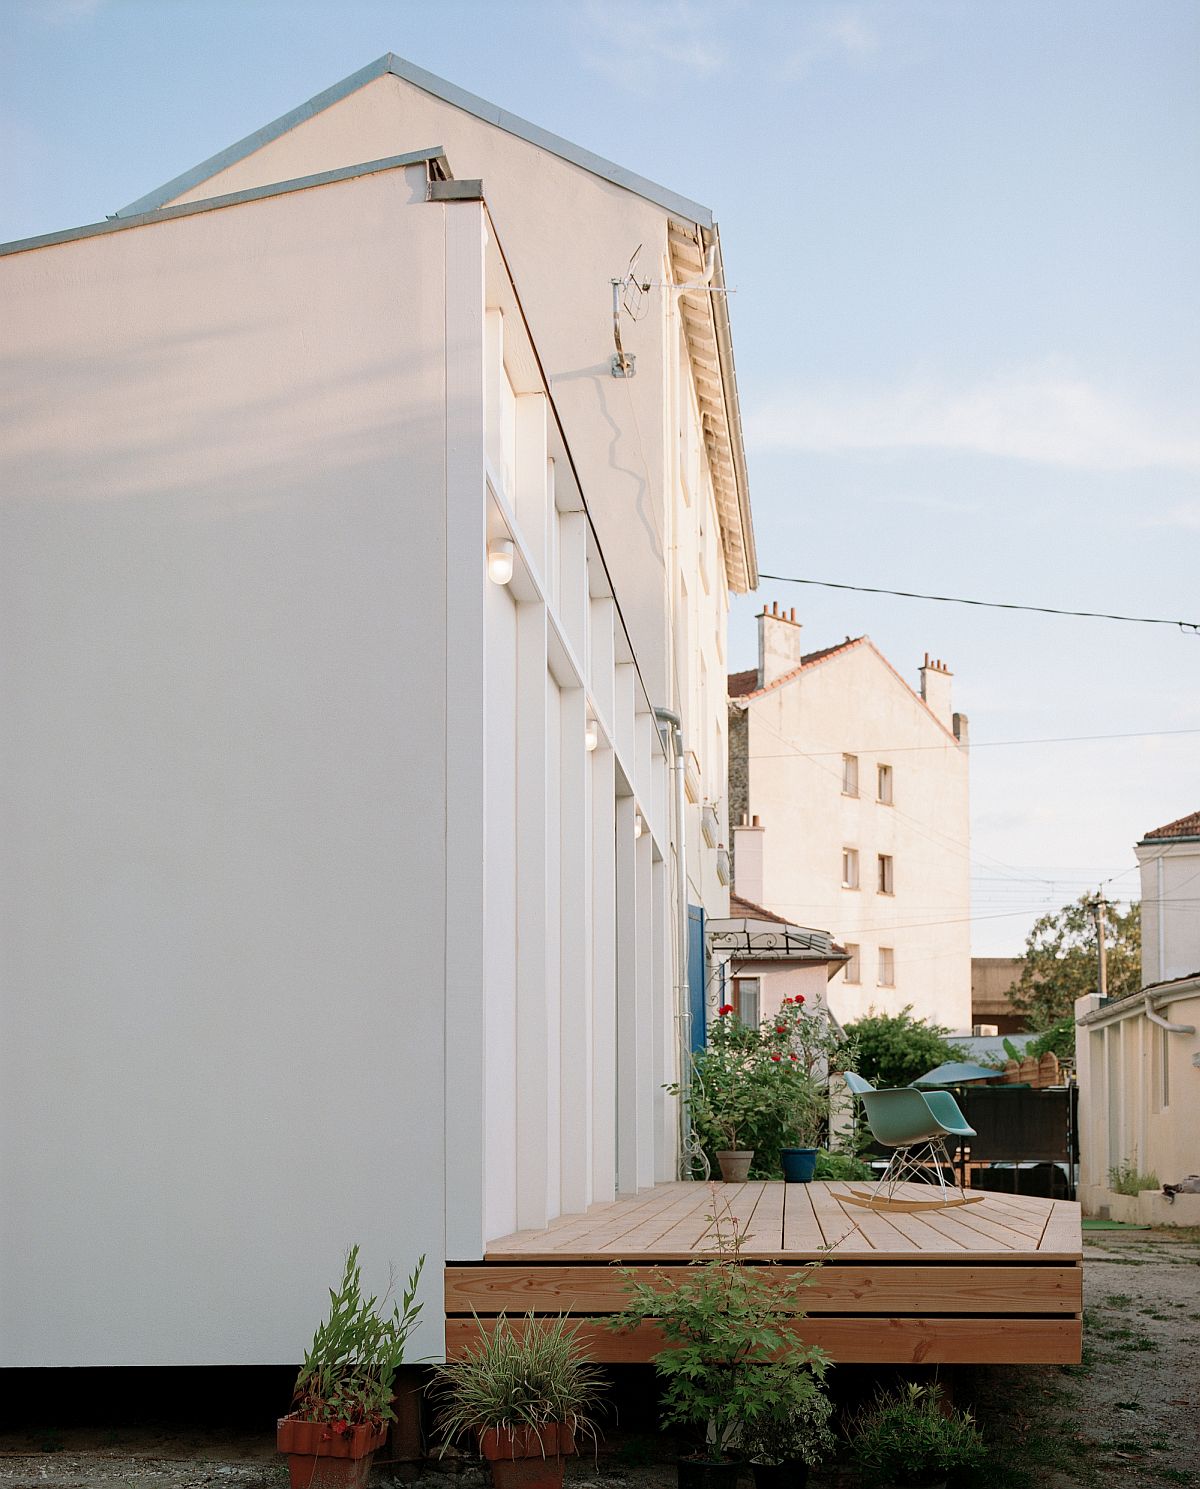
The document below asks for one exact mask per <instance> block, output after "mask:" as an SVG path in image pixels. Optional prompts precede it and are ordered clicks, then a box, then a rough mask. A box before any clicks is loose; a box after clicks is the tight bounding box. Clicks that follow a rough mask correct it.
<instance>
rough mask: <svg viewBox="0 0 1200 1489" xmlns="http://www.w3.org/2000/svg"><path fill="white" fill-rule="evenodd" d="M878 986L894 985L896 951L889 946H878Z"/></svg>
mask: <svg viewBox="0 0 1200 1489" xmlns="http://www.w3.org/2000/svg"><path fill="white" fill-rule="evenodd" d="M879 986H880V987H895V986H896V953H895V951H894V949H893V948H892V947H890V946H881V947H880V948H879Z"/></svg>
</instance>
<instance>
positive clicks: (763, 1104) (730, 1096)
mask: <svg viewBox="0 0 1200 1489" xmlns="http://www.w3.org/2000/svg"><path fill="white" fill-rule="evenodd" d="M803 1003H804V999H803V997H802V996H800V997H796V998H787V999H785V1000H784V1002H783V1006H782V1007H781V1008H780V1010H779V1012H778V1013H777V1014H775V1015H773V1016H772V1017H771V1018H767V1019H764V1020H763V1022H762V1023H761V1024H760V1025H759V1026H758V1028H752V1027H750V1026H749V1025H747V1024H743V1023H742V1022H741V1021H740V1020H739V1019H738V1018H737V1017H735V1016H734V1014H733V1012H732V1010H731V1009H730V1008H729V1006H728V1005H725V1006H724V1007H723V1008H722V1009H721V1010H720V1014H719V1017H718V1019H717V1022H716V1024H715V1026H714V1027H713V1029H712V1030H711V1032H710V1034H709V1040H708V1044H707V1045H706V1046H705V1047H704V1048H703V1049H700V1050H697V1051H696V1053H695V1055H694V1056H693V1059H692V1078H691V1082H690V1085H689V1115H690V1118H691V1123H692V1126H693V1128H694V1129H695V1132H696V1136H697V1138H698V1139H699V1142H700V1145H701V1147H703V1148H704V1150H705V1152H706V1153H707V1154H708V1157H709V1161H710V1163H711V1162H712V1160H713V1159H714V1157H715V1155H716V1154H717V1153H718V1152H720V1151H722V1150H723V1149H728V1148H735V1149H736V1148H740V1149H743V1150H745V1149H753V1150H754V1152H755V1154H756V1158H755V1162H754V1168H753V1170H752V1172H753V1173H754V1175H755V1177H758V1178H772V1177H777V1176H778V1174H779V1150H780V1149H781V1148H793V1147H815V1146H816V1144H817V1143H818V1142H819V1141H820V1139H821V1137H822V1136H823V1134H824V1132H825V1129H826V1127H827V1126H828V1122H829V1094H828V1088H827V1082H828V1072H829V1071H830V1070H833V1069H845V1068H847V1042H846V1040H845V1039H844V1037H843V1036H842V1035H841V1034H840V1033H839V1032H838V1031H837V1030H836V1028H835V1026H834V1025H833V1024H832V1023H831V1022H830V1020H829V1019H828V1018H827V1017H826V1016H825V1015H824V1014H823V1013H815V1014H805V1012H804V1009H803ZM668 1089H669V1090H670V1091H671V1093H672V1095H676V1096H678V1095H680V1094H681V1091H682V1087H681V1086H679V1085H673V1086H670V1087H669V1088H668Z"/></svg>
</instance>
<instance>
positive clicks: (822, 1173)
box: [813, 1148, 875, 1179]
mask: <svg viewBox="0 0 1200 1489" xmlns="http://www.w3.org/2000/svg"><path fill="white" fill-rule="evenodd" d="M813 1177H814V1178H815V1179H873V1178H874V1177H875V1170H874V1169H873V1168H872V1167H871V1166H870V1164H868V1163H864V1162H863V1161H862V1159H861V1158H856V1157H855V1156H854V1154H853V1153H830V1152H829V1151H828V1150H827V1149H826V1148H822V1149H821V1151H820V1152H819V1153H818V1154H817V1169H816V1173H815V1174H814V1175H813Z"/></svg>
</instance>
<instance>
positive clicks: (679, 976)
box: [654, 708, 692, 1164]
mask: <svg viewBox="0 0 1200 1489" xmlns="http://www.w3.org/2000/svg"><path fill="white" fill-rule="evenodd" d="M654 717H655V718H656V719H657V720H658V722H659V724H660V725H665V729H664V733H667V734H669V735H670V738H671V749H672V753H673V756H674V759H673V763H672V766H671V769H672V770H673V771H674V773H675V890H676V905H675V914H676V917H677V920H678V926H677V928H676V929H677V935H676V951H675V1027H676V1029H677V1030H678V1040H679V1049H678V1055H679V1087H680V1093H681V1094H680V1100H679V1162H680V1163H681V1164H682V1162H683V1154H684V1153H685V1152H686V1150H687V1145H688V1109H689V1107H688V1098H689V1095H690V1091H691V1083H692V1009H691V999H690V996H689V987H688V893H687V833H686V826H685V824H686V815H685V807H684V791H683V725H682V723H681V722H680V718H679V715H678V714H677V713H676V712H675V711H674V709H671V708H656V709H655V710H654Z"/></svg>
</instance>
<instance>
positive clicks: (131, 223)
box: [0, 145, 449, 258]
mask: <svg viewBox="0 0 1200 1489" xmlns="http://www.w3.org/2000/svg"><path fill="white" fill-rule="evenodd" d="M438 161H440V162H441V164H442V167H443V169H445V170H447V172H448V170H449V168H448V167H447V166H446V157H445V155H444V153H443V152H442V147H441V146H440V145H437V146H434V147H433V148H432V149H429V150H414V151H411V152H410V153H409V154H407V155H391V156H388V157H387V158H386V159H385V160H368V161H365V162H363V164H362V165H345V166H341V167H339V168H338V169H337V170H335V171H319V172H318V173H317V174H316V175H315V176H297V177H296V179H295V180H294V181H274V182H272V183H271V185H269V186H251V187H247V189H246V190H245V191H232V192H230V193H229V194H228V195H227V196H210V197H205V198H204V199H203V200H201V201H198V202H181V203H180V204H179V205H178V206H176V207H159V208H156V209H154V210H153V211H149V212H139V213H138V214H137V216H136V217H109V218H106V219H105V220H104V221H103V222H89V223H85V224H84V225H83V226H82V227H70V228H63V229H62V230H61V231H59V232H57V233H41V234H40V235H39V236H38V237H36V238H18V239H17V240H16V241H15V242H13V243H0V258H4V257H7V255H9V254H13V253H26V252H28V251H29V250H30V249H32V248H49V247H51V246H52V245H54V244H56V243H71V242H74V241H75V240H76V239H78V238H97V237H100V236H101V235H102V234H104V233H120V232H124V231H125V229H126V228H135V227H146V226H148V225H149V224H151V223H155V222H171V221H173V220H174V219H175V218H177V217H194V216H196V215H197V214H198V213H200V212H216V211H218V210H219V209H220V208H222V207H240V206H242V205H243V204H244V203H246V202H261V201H264V200H266V199H267V198H268V197H274V196H286V195H288V194H289V193H291V192H293V191H307V190H309V189H310V188H312V187H316V186H332V185H334V184H335V183H336V182H338V181H352V180H354V179H355V178H357V177H359V176H374V175H378V174H379V173H380V172H381V171H395V170H402V169H403V168H404V167H405V166H410V165H431V164H433V163H434V162H438Z"/></svg>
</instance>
